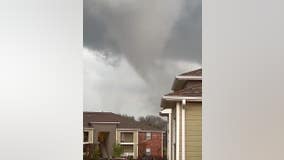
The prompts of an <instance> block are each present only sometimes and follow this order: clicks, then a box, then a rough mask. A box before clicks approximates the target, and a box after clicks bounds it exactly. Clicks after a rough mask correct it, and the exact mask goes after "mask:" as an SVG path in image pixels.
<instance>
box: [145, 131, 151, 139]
mask: <svg viewBox="0 0 284 160" xmlns="http://www.w3.org/2000/svg"><path fill="white" fill-rule="evenodd" d="M151 137H152V135H151V132H147V133H146V140H150V139H151Z"/></svg>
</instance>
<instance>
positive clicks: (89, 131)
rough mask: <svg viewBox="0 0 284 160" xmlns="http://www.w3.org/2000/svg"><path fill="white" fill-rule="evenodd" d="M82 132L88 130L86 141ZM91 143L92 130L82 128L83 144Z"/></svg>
mask: <svg viewBox="0 0 284 160" xmlns="http://www.w3.org/2000/svg"><path fill="white" fill-rule="evenodd" d="M84 132H88V141H87V142H84ZM91 143H93V130H92V129H84V131H83V144H91Z"/></svg>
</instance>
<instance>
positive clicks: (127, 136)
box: [120, 132, 133, 143]
mask: <svg viewBox="0 0 284 160" xmlns="http://www.w3.org/2000/svg"><path fill="white" fill-rule="evenodd" d="M120 142H122V143H123V142H126V143H133V133H132V132H121V133H120Z"/></svg>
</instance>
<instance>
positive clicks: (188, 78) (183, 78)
mask: <svg viewBox="0 0 284 160" xmlns="http://www.w3.org/2000/svg"><path fill="white" fill-rule="evenodd" d="M176 79H178V80H202V76H176Z"/></svg>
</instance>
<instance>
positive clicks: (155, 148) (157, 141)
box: [138, 132, 163, 159]
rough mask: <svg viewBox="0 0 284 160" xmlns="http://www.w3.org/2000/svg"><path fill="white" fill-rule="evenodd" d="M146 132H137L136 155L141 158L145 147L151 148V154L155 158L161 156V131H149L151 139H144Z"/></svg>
mask: <svg viewBox="0 0 284 160" xmlns="http://www.w3.org/2000/svg"><path fill="white" fill-rule="evenodd" d="M146 133H147V132H139V134H138V146H139V148H138V157H139V158H141V157H143V155H144V154H145V153H146V148H150V149H151V156H153V157H156V159H161V158H162V152H163V151H162V149H163V147H162V145H163V143H162V136H163V134H162V132H151V139H150V140H146Z"/></svg>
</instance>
